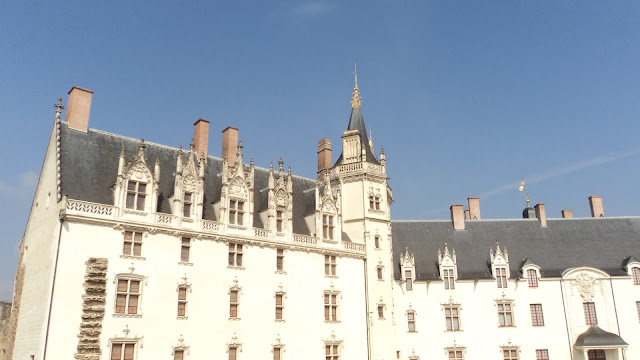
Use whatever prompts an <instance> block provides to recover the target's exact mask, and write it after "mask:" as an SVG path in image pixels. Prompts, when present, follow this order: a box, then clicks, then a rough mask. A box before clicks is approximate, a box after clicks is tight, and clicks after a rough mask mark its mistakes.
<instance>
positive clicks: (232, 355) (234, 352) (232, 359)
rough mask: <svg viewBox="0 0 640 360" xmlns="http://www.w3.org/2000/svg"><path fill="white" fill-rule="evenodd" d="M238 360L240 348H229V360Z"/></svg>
mask: <svg viewBox="0 0 640 360" xmlns="http://www.w3.org/2000/svg"><path fill="white" fill-rule="evenodd" d="M237 359H238V348H237V347H235V346H229V360H237Z"/></svg>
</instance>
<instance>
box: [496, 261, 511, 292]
mask: <svg viewBox="0 0 640 360" xmlns="http://www.w3.org/2000/svg"><path fill="white" fill-rule="evenodd" d="M495 271H496V283H497V285H498V289H506V288H508V287H509V283H508V282H507V267H506V266H496V267H495Z"/></svg>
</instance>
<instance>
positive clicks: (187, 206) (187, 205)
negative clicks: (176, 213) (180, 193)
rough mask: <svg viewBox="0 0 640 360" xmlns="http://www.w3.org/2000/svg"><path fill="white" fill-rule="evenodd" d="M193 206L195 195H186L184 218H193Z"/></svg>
mask: <svg viewBox="0 0 640 360" xmlns="http://www.w3.org/2000/svg"><path fill="white" fill-rule="evenodd" d="M192 204H193V193H190V192H185V193H184V202H183V203H182V216H184V217H190V216H191V205H192Z"/></svg>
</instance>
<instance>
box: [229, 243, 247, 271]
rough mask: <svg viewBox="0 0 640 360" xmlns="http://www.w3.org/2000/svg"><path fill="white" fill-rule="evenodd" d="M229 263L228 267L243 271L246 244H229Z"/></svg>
mask: <svg viewBox="0 0 640 360" xmlns="http://www.w3.org/2000/svg"><path fill="white" fill-rule="evenodd" d="M228 248H229V261H228V267H230V268H234V269H242V268H243V267H242V264H243V262H242V260H243V257H244V256H243V255H244V244H243V243H238V242H229V246H228Z"/></svg>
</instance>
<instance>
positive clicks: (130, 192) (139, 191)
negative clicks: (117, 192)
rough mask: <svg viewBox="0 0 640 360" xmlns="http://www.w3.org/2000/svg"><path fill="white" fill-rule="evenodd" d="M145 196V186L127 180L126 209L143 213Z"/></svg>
mask: <svg viewBox="0 0 640 360" xmlns="http://www.w3.org/2000/svg"><path fill="white" fill-rule="evenodd" d="M146 194H147V184H145V183H142V182H138V181H131V180H129V181H128V182H127V209H134V210H140V211H144V200H145V196H146Z"/></svg>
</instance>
